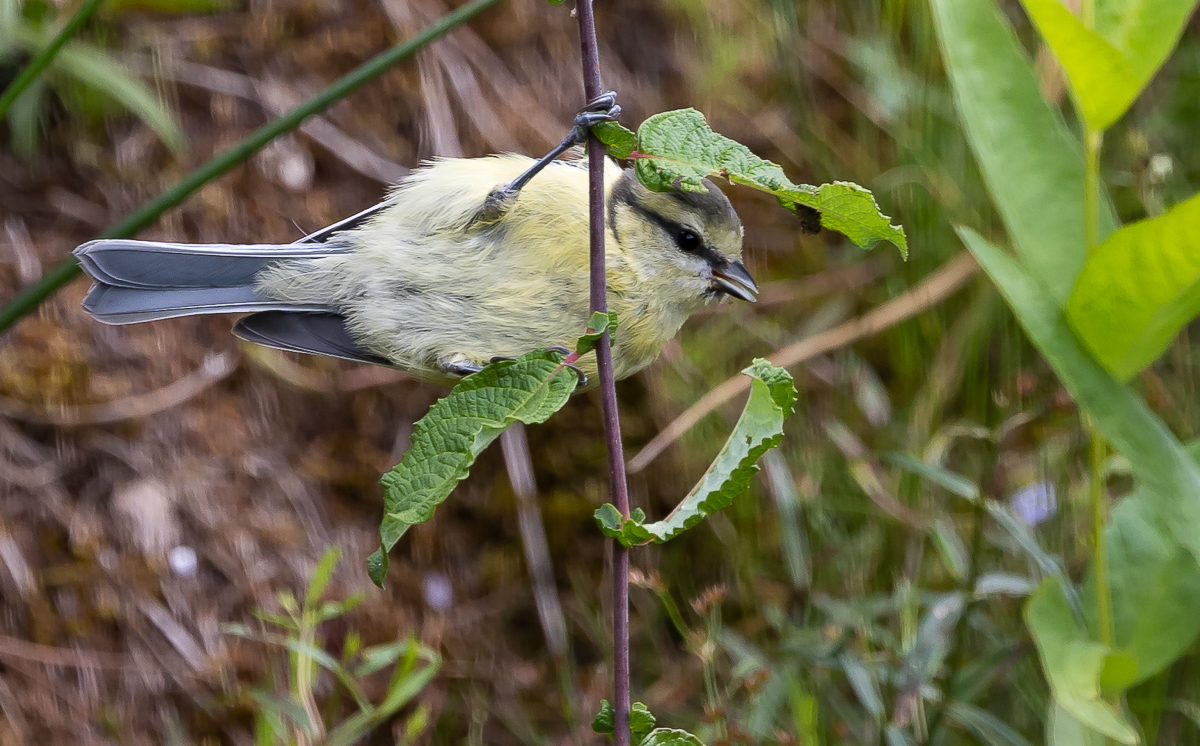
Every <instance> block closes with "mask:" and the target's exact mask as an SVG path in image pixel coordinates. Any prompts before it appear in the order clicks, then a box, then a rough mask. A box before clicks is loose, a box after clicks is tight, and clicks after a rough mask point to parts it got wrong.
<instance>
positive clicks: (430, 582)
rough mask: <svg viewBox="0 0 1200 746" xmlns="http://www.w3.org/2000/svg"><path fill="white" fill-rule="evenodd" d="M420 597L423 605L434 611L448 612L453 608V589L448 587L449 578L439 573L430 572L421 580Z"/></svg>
mask: <svg viewBox="0 0 1200 746" xmlns="http://www.w3.org/2000/svg"><path fill="white" fill-rule="evenodd" d="M421 595H422V596H423V597H424V598H425V605H426V606H428V607H429V608H430V609H432V610H434V611H449V610H450V607H451V606H454V587H453V586H451V585H450V578H448V577H446V576H445V575H443V574H441V573H440V572H431V573H428V574H427V575H426V576H425V577H424V578H421Z"/></svg>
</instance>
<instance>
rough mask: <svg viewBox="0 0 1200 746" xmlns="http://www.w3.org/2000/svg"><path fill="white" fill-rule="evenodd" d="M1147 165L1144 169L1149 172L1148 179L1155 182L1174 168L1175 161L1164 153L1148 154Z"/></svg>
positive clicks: (1169, 173) (1163, 177)
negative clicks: (1148, 160) (1148, 161)
mask: <svg viewBox="0 0 1200 746" xmlns="http://www.w3.org/2000/svg"><path fill="white" fill-rule="evenodd" d="M1147 165H1148V168H1147V169H1146V170H1147V171H1149V172H1150V180H1151V181H1153V182H1155V183H1159V182H1161V181H1163V180H1164V179H1166V178H1167V177H1168V176H1170V175H1171V172H1172V171H1174V170H1175V162H1174V161H1173V160H1171V156H1169V155H1167V154H1166V153H1158V154H1156V155H1152V156H1150V163H1149V164H1147Z"/></svg>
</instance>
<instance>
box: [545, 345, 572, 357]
mask: <svg viewBox="0 0 1200 746" xmlns="http://www.w3.org/2000/svg"><path fill="white" fill-rule="evenodd" d="M546 351H547V352H557V353H558V354H560V355H570V354H571V351H570V350H568V349H567V348H566V347H563V346H562V345H554V346H553V347H547V348H546Z"/></svg>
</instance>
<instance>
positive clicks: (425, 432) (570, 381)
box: [367, 350, 578, 586]
mask: <svg viewBox="0 0 1200 746" xmlns="http://www.w3.org/2000/svg"><path fill="white" fill-rule="evenodd" d="M562 361H563V355H562V354H561V353H560V352H557V351H553V350H534V351H532V352H528V353H526V354H524V355H522V356H521V357H519V358H517V359H516V360H500V361H498V362H495V363H493V364H491V365H489V366H487V367H485V368H484V369H483V370H481V371H479V372H478V373H474V374H472V375H469V376H467V377H466V378H464V379H463V380H462V381H461V382H459V384H458V385H457V386H455V387H454V390H453V391H451V392H450V394H449V395H448V396H446V397H445V398H444V399H441V400H440V401H438V402H437V403H436V404H434V405H433V407H432V408H430V410H429V413H428V414H426V415H425V416H424V417H422V418H421V420H420V421H419V422H417V424H416V426H415V428H414V429H413V434H412V441H411V445H410V446H409V448H408V450H407V451H406V452H405V454H404V458H402V459H401V460H400V463H399V464H397V465H396V466H395V467H393V468H392V470H391V471H390V472H388V473H387V474H385V475H383V479H382V480H381V481H382V482H383V491H384V511H385V512H384V518H383V523H382V525H381V526H380V527H379V534H380V538H381V544H382V547H381V550H380V551H379V552H377V553H375V554H372V555H371V557H370V558H369V559H368V560H367V572H368V574H369V575H370V576H371V580H372V581H374V582H375V584H376V585H380V586H382V584H383V578H384V576H385V575H386V574H387V552H388V551H390V550H391V548H392V547H393V546H395V544H396V542H397V541H399V540H400V537H401V536H402V535H403V534H404V532H405V531H406V530H408V528H409V527H410V526H412V525H414V524H417V523H422V522H424V521H427V520H429V519H430V518H432V517H433V511H434V509H435V508H436V507H437V506H438V505H439V504H441V503H442V501H443V500H445V499H446V498H447V497H448V496H449V495H450V492H451V491H452V490H453V489H454V487H455V486H456V485H457V484H458V483H459V482H460V481H462V480H463V479H466V477H467V474H468V472H469V470H470V468H471V464H473V463H474V462H475V458H476V457H477V456H478V455H479V454H480V453H481V452H483V449H485V448H487V447H488V445H489V444H490V443H491V442H492V441H493V440H495V439H496V438H498V437H499V436H500V433H502V432H504V430H505V429H506V428H507V427H508V426H509V425H511V424H512V423H514V422H518V421H519V422H523V423H525V424H527V425H531V424H536V423H539V422H544V421H545V420H546V419H547V418H549V417H550V415H552V414H554V413H555V412H557V411H558V410H559V409H561V408H562V406H563V405H564V404H566V403H567V399H568V398H569V397H570V396H571V392H573V391H574V390H575V386H576V384H577V383H578V379H577V378H576V375H575V373H574V372H573V371H571V370H567V369H564V368H563V367H562Z"/></svg>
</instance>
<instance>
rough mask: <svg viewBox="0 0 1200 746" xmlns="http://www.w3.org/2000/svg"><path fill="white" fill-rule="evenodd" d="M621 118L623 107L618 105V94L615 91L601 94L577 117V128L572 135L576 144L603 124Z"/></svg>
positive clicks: (589, 102)
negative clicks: (594, 127) (591, 130)
mask: <svg viewBox="0 0 1200 746" xmlns="http://www.w3.org/2000/svg"><path fill="white" fill-rule="evenodd" d="M619 116H621V107H620V105H618V104H617V94H616V93H615V92H614V91H607V92H605V93H601V94H600V95H599V96H597V97H596V98H594V99H592V100H591V101H588V103H587V106H585V107H584V108H583V111H581V112H579V113H578V114H576V115H575V127H574V129H573V130H572V134H573V135H574V138H575V140H576V142H583V141H584V140H585V139H586V138H587V133H588V130H590V129H591V128H592V127H593V126H595V125H597V124H600V123H601V122H615V121H616V120H617V117H619Z"/></svg>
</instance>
